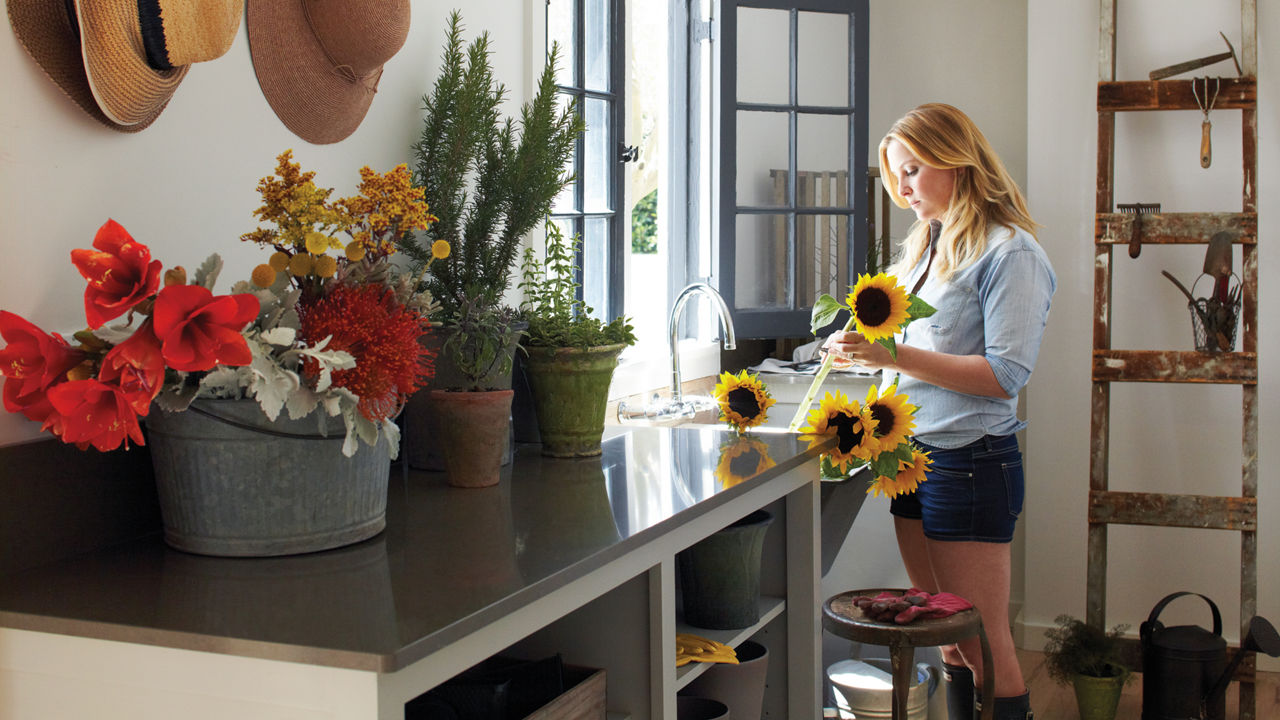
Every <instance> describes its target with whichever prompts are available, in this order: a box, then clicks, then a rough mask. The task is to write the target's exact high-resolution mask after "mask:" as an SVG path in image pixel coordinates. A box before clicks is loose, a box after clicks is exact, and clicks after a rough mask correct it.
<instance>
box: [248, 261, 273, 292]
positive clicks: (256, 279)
mask: <svg viewBox="0 0 1280 720" xmlns="http://www.w3.org/2000/svg"><path fill="white" fill-rule="evenodd" d="M249 281H250V282H252V283H253V284H254V285H257V286H258V287H260V288H266V287H271V283H273V282H275V281H276V269H275V268H273V267H271V266H270V265H268V264H266V263H263V264H262V265H259V266H258V267H256V268H254V269H253V273H252V274H251V275H249Z"/></svg>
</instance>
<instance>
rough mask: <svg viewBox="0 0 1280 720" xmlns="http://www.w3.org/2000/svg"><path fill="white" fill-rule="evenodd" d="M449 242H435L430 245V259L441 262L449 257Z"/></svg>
mask: <svg viewBox="0 0 1280 720" xmlns="http://www.w3.org/2000/svg"><path fill="white" fill-rule="evenodd" d="M449 249H450V248H449V241H448V240H437V241H435V242H433V243H431V257H432V258H433V259H435V260H443V259H445V258H447V257H449Z"/></svg>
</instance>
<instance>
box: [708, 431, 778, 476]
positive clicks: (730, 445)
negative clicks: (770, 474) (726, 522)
mask: <svg viewBox="0 0 1280 720" xmlns="http://www.w3.org/2000/svg"><path fill="white" fill-rule="evenodd" d="M774 465H777V463H776V462H774V460H773V458H771V457H769V446H768V445H766V444H765V443H764V442H762V441H760V440H757V439H755V438H753V437H750V436H746V437H735V438H734V439H732V440H730V441H729V442H727V443H725V444H724V445H721V446H720V459H719V461H718V462H716V471H715V475H716V479H717V480H719V481H720V485H721V487H725V488H731V487H733V486H734V485H737V484H738V483H740V482H742V481H743V480H746V479H747V478H749V477H754V476H756V475H758V474H760V473H762V472H764V471H765V470H768V469H769V468H771V467H773V466H774Z"/></svg>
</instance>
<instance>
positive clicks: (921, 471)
mask: <svg viewBox="0 0 1280 720" xmlns="http://www.w3.org/2000/svg"><path fill="white" fill-rule="evenodd" d="M932 462H933V461H932V460H931V459H929V453H927V452H925V451H923V450H921V449H919V448H917V447H915V446H914V445H913V446H912V447H911V461H910V462H906V461H903V460H899V461H898V474H897V475H896V476H894V477H892V478H887V477H883V476H880V477H877V478H876V479H875V480H873V481H872V482H871V485H870V486H869V487H867V494H868V495H871V496H872V497H875V496H876V495H879V496H881V497H887V498H895V497H897V496H899V495H908V494H910V493H913V492H915V491H916V488H918V487H919V486H920V483H922V482H924V481H925V480H926V479H927V478H926V477H925V476H926V473H928V472H929V464H930V463H932Z"/></svg>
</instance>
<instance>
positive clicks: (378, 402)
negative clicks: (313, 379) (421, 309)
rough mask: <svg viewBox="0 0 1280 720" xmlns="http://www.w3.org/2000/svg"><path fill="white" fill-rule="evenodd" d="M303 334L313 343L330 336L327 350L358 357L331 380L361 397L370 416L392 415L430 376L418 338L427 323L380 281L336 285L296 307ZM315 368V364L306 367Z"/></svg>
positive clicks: (426, 356) (427, 355)
mask: <svg viewBox="0 0 1280 720" xmlns="http://www.w3.org/2000/svg"><path fill="white" fill-rule="evenodd" d="M298 310H299V312H298V314H299V316H300V317H301V320H302V337H303V339H304V340H305V341H306V342H307V343H308V344H314V343H316V342H319V341H320V340H323V339H325V338H326V337H329V336H332V340H330V341H329V345H328V349H330V350H346V351H347V352H349V353H351V354H352V355H353V356H354V357H355V359H356V366H355V367H354V368H351V369H350V370H338V371H335V372H334V373H333V384H334V385H337V386H338V387H344V388H346V389H348V390H350V391H351V392H353V393H355V394H356V395H357V396H358V397H359V398H360V405H359V408H360V413H361V414H362V415H364V416H365V417H366V418H368V419H370V420H375V421H377V420H385V419H386V418H389V417H391V416H393V415H394V414H395V413H396V412H397V411H398V410H399V408H400V406H401V404H402V403H403V401H404V400H405V399H406V398H408V397H409V396H410V395H412V394H413V392H414V391H415V390H417V389H418V388H419V387H421V386H422V385H423V384H424V383H425V382H426V381H427V380H429V379H430V378H431V370H432V368H431V364H430V360H431V357H432V354H431V353H430V352H429V351H428V350H427V349H426V348H425V347H423V346H422V343H421V342H419V338H421V337H422V336H423V335H424V334H425V333H426V332H427V330H428V328H429V327H430V326H429V325H428V323H427V321H426V320H424V319H423V318H422V317H420V316H419V315H418V314H417V313H415V312H413V311H411V310H409V309H407V308H405V306H404V305H402V304H401V303H400V302H399V301H398V300H396V297H395V293H393V292H392V291H391V290H390V289H389V288H386V287H384V286H381V285H355V286H352V285H338V286H336V287H334V288H333V289H332V290H331V291H330V292H329V293H328V294H327V295H325V296H323V297H321V298H319V299H317V300H316V301H314V302H313V303H309V304H307V305H306V306H300V307H299V308H298ZM307 369H308V372H314V367H308V368H307Z"/></svg>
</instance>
